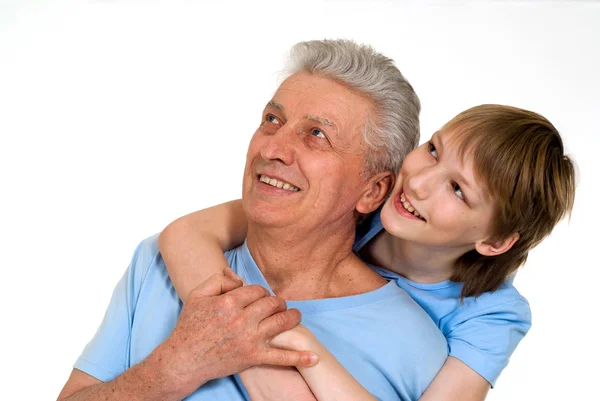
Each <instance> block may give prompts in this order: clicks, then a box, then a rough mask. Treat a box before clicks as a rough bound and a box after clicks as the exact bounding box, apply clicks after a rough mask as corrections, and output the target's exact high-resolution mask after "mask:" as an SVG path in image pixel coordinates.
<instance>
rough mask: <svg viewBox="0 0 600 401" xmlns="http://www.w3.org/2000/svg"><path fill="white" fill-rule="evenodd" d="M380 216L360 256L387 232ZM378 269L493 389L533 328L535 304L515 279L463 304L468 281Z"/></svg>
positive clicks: (362, 239)
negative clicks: (422, 279)
mask: <svg viewBox="0 0 600 401" xmlns="http://www.w3.org/2000/svg"><path fill="white" fill-rule="evenodd" d="M380 212H381V208H379V210H377V212H375V213H373V214H372V215H370V216H369V217H368V218H367V220H365V221H364V222H362V223H361V224H360V225H359V226H358V228H357V231H356V238H355V241H354V246H353V250H354V252H356V253H358V251H359V250H360V249H361V248H362V247H363V246H364V245H365V244H366V243H367V242H369V241H370V240H372V239H373V238H374V237H375V235H377V234H378V233H379V232H381V230H383V226H382V224H381V217H380ZM375 270H376V271H377V272H378V273H379V274H381V275H382V276H383V277H385V278H387V279H388V280H395V281H396V283H397V284H398V286H400V287H401V288H402V289H404V290H405V291H406V292H407V293H408V294H409V295H410V296H411V297H412V298H413V299H414V300H415V301H416V302H417V303H418V304H419V305H421V307H422V308H423V309H424V310H425V311H426V312H427V313H428V314H429V316H431V318H432V319H433V321H434V322H435V324H436V325H437V326H438V327H439V328H440V330H441V331H442V333H443V334H444V336H445V337H446V340H447V341H448V348H449V355H450V356H453V357H455V358H457V359H459V360H461V361H462V362H464V363H465V364H467V365H468V366H469V367H470V368H471V369H473V370H474V371H476V372H477V373H479V374H480V375H481V376H482V377H484V378H485V379H486V380H487V381H488V382H489V383H490V384H491V385H494V383H495V382H496V379H497V378H498V376H500V373H501V372H502V370H503V369H504V368H505V367H506V365H508V360H509V358H510V356H511V355H512V353H513V351H514V350H515V348H516V347H517V345H518V344H519V342H520V341H521V340H522V339H523V337H525V334H527V331H528V330H529V328H530V327H531V310H530V308H529V303H528V302H527V300H526V299H525V298H524V297H523V296H522V295H521V294H519V292H518V291H517V289H516V288H515V287H514V286H513V285H512V278H511V279H509V280H507V281H505V282H504V283H503V284H502V286H501V287H500V288H499V289H498V290H496V291H494V292H486V293H485V294H482V295H480V296H479V297H477V298H474V297H466V298H464V299H463V304H462V305H461V303H460V292H461V290H462V286H463V285H462V283H457V282H453V281H450V280H448V281H443V282H441V283H435V284H421V283H416V282H414V281H411V280H407V279H406V278H404V277H402V276H400V275H399V274H396V273H394V272H390V271H388V270H386V269H382V268H375Z"/></svg>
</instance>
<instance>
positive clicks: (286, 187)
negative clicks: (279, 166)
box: [283, 182, 291, 189]
mask: <svg viewBox="0 0 600 401" xmlns="http://www.w3.org/2000/svg"><path fill="white" fill-rule="evenodd" d="M290 187H291V185H290V184H288V183H287V182H286V183H285V184H283V189H290Z"/></svg>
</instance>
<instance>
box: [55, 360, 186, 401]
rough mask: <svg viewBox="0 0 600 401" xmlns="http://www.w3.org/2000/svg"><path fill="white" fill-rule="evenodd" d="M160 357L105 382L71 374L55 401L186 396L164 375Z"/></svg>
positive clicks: (126, 400)
mask: <svg viewBox="0 0 600 401" xmlns="http://www.w3.org/2000/svg"><path fill="white" fill-rule="evenodd" d="M161 365H162V364H161V357H160V356H157V355H156V354H151V355H150V356H148V358H146V359H145V360H144V361H142V362H140V363H139V364H137V365H135V366H132V367H131V368H130V369H128V370H127V371H125V372H124V373H123V374H121V375H119V376H118V377H116V378H115V379H113V380H111V381H108V382H104V383H102V382H98V380H97V379H95V378H93V377H91V376H89V375H87V374H86V373H84V372H81V371H78V370H76V369H74V370H73V374H72V375H71V377H70V378H69V381H68V382H67V384H66V385H65V387H64V389H63V391H62V392H61V394H60V395H59V397H58V401H100V400H102V401H121V400H122V401H137V400H140V401H142V400H144V401H154V400H156V401H163V400H164V401H176V400H177V401H178V400H181V399H183V398H185V397H186V396H187V393H186V392H185V390H184V389H182V388H178V385H177V383H176V381H175V380H171V379H169V376H170V375H167V374H164V366H161Z"/></svg>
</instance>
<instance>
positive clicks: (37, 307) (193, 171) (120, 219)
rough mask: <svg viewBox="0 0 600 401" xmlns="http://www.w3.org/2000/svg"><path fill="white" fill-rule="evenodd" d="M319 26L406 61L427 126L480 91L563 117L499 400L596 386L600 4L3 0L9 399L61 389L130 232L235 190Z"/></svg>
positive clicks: (1, 171) (478, 99)
mask: <svg viewBox="0 0 600 401" xmlns="http://www.w3.org/2000/svg"><path fill="white" fill-rule="evenodd" d="M198 3H199V2H198ZM322 38H351V39H355V40H357V41H359V42H363V43H369V44H372V45H373V46H374V47H375V48H376V49H378V50H379V51H381V52H383V53H384V54H386V55H388V56H389V57H391V58H393V59H395V60H396V62H397V65H398V66H399V68H400V70H401V71H402V72H403V73H404V74H405V75H406V77H407V78H408V79H409V80H410V82H411V83H412V84H413V86H414V87H415V89H416V91H417V93H418V94H419V96H420V98H421V101H422V104H423V112H422V114H421V116H422V141H424V140H426V139H428V138H429V135H430V134H431V133H432V132H433V131H435V130H436V129H437V128H438V127H440V126H441V125H442V124H443V123H445V122H446V121H447V120H449V119H450V118H451V117H453V116H454V115H455V114H456V113H458V112H459V111H462V110H463V109H466V108H468V107H471V106H474V105H477V104H481V103H503V104H511V105H515V106H519V107H523V108H528V109H532V110H535V111H537V112H539V113H541V114H543V115H545V116H546V117H548V118H549V119H550V120H551V121H552V122H553V123H554V124H555V125H556V127H557V128H558V129H559V130H560V131H561V132H562V134H563V137H564V141H565V143H566V147H567V149H568V151H569V153H570V154H571V155H573V157H574V158H575V159H576V161H577V164H578V167H579V171H580V174H579V183H578V187H577V197H576V203H575V210H574V212H573V215H572V218H571V221H570V223H567V222H564V223H561V224H560V225H559V226H558V227H557V228H556V230H555V231H554V233H553V235H552V236H551V237H550V238H549V239H547V240H546V241H545V242H544V243H543V244H542V245H540V246H539V247H538V248H537V249H535V250H534V251H533V252H531V254H530V259H529V261H528V263H527V265H526V267H525V269H524V270H522V271H521V272H520V273H519V275H518V277H517V280H516V284H517V287H518V288H519V289H520V291H521V292H522V293H523V294H524V295H525V296H526V297H527V298H528V299H529V301H530V303H531V307H532V309H533V314H534V321H533V327H532V329H531V331H530V333H529V335H528V336H527V337H526V338H525V339H524V340H523V342H522V343H521V345H520V346H519V348H518V349H517V351H516V352H515V354H514V356H513V358H512V360H511V364H510V365H509V366H508V368H507V369H506V370H505V371H504V373H503V374H502V376H501V378H500V379H499V381H498V383H497V386H496V388H495V389H494V390H493V391H492V392H491V393H490V396H489V397H488V399H489V400H492V401H493V400H532V399H569V400H573V399H578V398H581V399H585V400H589V399H598V398H595V397H597V391H596V390H595V387H596V386H595V383H596V382H597V380H598V374H599V373H600V369H599V368H598V359H599V358H600V352H599V348H598V338H599V335H598V332H597V327H598V324H597V322H598V306H599V302H598V298H597V294H598V290H597V286H598V280H599V279H600V276H599V274H598V268H599V267H600V263H598V261H597V257H596V255H595V252H596V250H597V248H598V247H597V243H598V240H597V238H598V230H597V227H598V225H599V223H600V219H599V218H598V206H597V204H598V200H599V199H598V198H599V195H600V192H599V191H598V185H599V184H600V179H599V178H598V176H597V175H598V173H599V172H600V168H599V167H598V163H599V162H600V160H599V157H598V154H597V152H598V151H599V150H600V140H599V139H598V137H599V132H598V115H599V114H600V101H599V92H600V83H599V78H598V72H599V71H600V58H599V57H600V4H598V3H595V2H590V1H587V2H575V1H569V2H542V1H536V2H514V1H511V2H499V1H491V2H482V1H479V2H464V3H459V4H457V3H455V2H448V1H445V2H440V1H438V2H436V3H435V4H433V3H430V4H426V5H424V4H423V3H422V2H417V1H414V2H392V1H371V2H366V1H341V0H340V1H326V2H324V1H321V2H313V1H302V2H290V3H288V2H258V1H253V2H247V3H239V4H235V3H229V2H224V1H222V2H220V5H218V6H216V5H214V6H206V5H202V4H196V2H192V1H188V2H164V3H157V2H150V3H149V2H142V1H140V2H129V1H97V2H62V3H53V2H50V1H40V2H31V1H27V2H25V1H8V2H7V1H5V0H3V1H0V135H1V137H0V184H1V186H0V202H1V203H0V244H1V245H0V247H1V248H0V249H1V250H2V262H3V263H2V264H3V266H2V271H3V273H2V280H1V281H0V283H1V290H0V298H1V299H0V305H1V308H2V310H1V311H2V322H3V323H2V327H3V329H2V332H1V334H0V336H1V344H2V350H3V351H2V360H3V364H4V366H5V370H4V371H5V372H6V371H7V370H8V376H7V375H6V373H5V374H4V375H3V376H4V378H3V380H2V382H3V389H2V393H3V396H2V397H1V398H3V399H31V400H42V399H54V398H55V397H56V396H57V394H58V392H59V391H60V388H61V387H62V385H63V384H64V382H65V380H66V379H67V377H68V374H69V372H70V371H71V366H72V364H73V362H74V361H75V359H76V358H77V356H78V355H79V354H80V352H81V351H82V349H83V347H84V345H85V344H86V342H87V341H88V340H89V339H90V338H91V337H92V335H93V334H94V332H95V330H96V328H97V326H98V324H99V322H100V320H101V318H102V316H103V313H104V310H105V307H106V305H107V303H108V301H109V298H110V295H111V293H112V289H113V287H114V285H115V284H116V282H117V281H118V279H119V278H120V277H121V275H122V273H123V271H124V269H125V268H126V267H127V264H128V263H129V259H130V257H131V255H132V252H133V250H134V248H135V246H136V245H137V243H138V242H139V241H140V240H141V239H143V238H145V237H148V236H150V235H152V234H153V233H156V232H158V231H159V230H161V229H162V228H163V227H164V226H165V225H166V224H167V223H169V222H170V221H171V220H173V219H174V218H176V217H178V216H180V215H183V214H185V213H188V212H191V211H193V210H196V209H199V208H202V207H206V206H209V205H213V204H215V203H220V202H222V201H226V200H229V199H233V198H237V197H239V196H240V192H241V191H240V187H241V174H242V171H243V165H244V158H245V150H246V147H247V144H248V140H249V138H250V136H251V135H252V133H253V132H254V130H255V128H256V126H257V124H258V123H259V120H260V114H261V111H262V108H263V106H264V105H265V103H266V102H267V101H268V100H269V99H270V96H271V95H272V93H273V92H274V90H275V88H276V87H277V84H278V75H277V72H278V71H280V69H281V68H282V65H283V61H284V55H285V53H286V51H287V50H288V49H289V47H290V46H291V45H293V44H294V43H296V42H298V41H301V40H308V39H322ZM388 341H390V342H393V339H388Z"/></svg>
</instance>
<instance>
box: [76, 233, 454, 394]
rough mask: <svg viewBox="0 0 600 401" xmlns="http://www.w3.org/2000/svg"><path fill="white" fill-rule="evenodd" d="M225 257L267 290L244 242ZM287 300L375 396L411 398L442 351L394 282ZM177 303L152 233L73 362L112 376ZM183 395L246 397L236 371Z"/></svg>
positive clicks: (160, 335) (441, 342)
mask: <svg viewBox="0 0 600 401" xmlns="http://www.w3.org/2000/svg"><path fill="white" fill-rule="evenodd" d="M226 256H227V259H228V261H229V264H230V266H231V267H232V269H233V270H234V271H235V272H236V273H237V274H238V275H240V276H241V277H242V278H243V279H244V280H245V281H246V282H247V283H249V284H260V285H262V286H264V287H265V288H267V289H269V291H271V290H270V288H269V286H268V284H267V282H266V281H265V279H264V277H263V275H262V273H261V272H260V270H259V269H258V267H257V266H256V263H255V262H254V260H253V259H252V257H251V255H250V252H249V251H248V248H247V247H246V245H245V244H244V245H242V246H240V247H238V248H236V249H234V250H232V251H229V252H226ZM288 306H289V307H294V308H298V309H299V310H300V311H301V312H302V317H303V319H302V323H303V324H304V325H305V326H306V327H308V328H309V329H310V330H311V331H312V332H313V333H314V334H315V335H316V336H317V338H319V340H320V341H321V342H322V343H323V344H324V345H325V346H326V347H327V348H328V349H329V350H330V351H331V352H332V353H333V354H334V355H335V356H336V358H338V360H339V361H340V362H341V363H342V364H343V365H344V366H345V368H346V369H348V371H350V373H351V374H352V375H353V376H354V377H355V378H356V379H357V380H358V381H359V382H361V383H362V385H363V386H365V387H366V388H367V389H368V390H369V391H370V392H371V393H372V394H373V395H374V396H375V397H377V398H379V399H381V400H417V399H418V398H419V396H420V395H421V394H422V393H423V391H424V390H425V389H426V388H427V386H428V385H429V383H430V382H431V380H433V378H434V377H435V376H436V374H437V372H438V371H439V370H440V368H441V367H442V366H443V364H444V362H445V360H446V358H447V356H448V345H447V343H446V340H445V339H444V337H443V336H442V334H441V333H440V331H439V330H438V328H437V327H436V325H435V324H434V323H433V322H432V321H431V319H430V318H429V316H428V315H427V314H426V313H425V312H424V311H423V309H421V308H420V307H419V306H418V305H417V304H416V303H415V301H413V300H412V298H411V297H409V296H408V295H407V293H406V292H405V291H404V290H402V289H401V288H399V287H398V286H397V285H396V284H395V283H394V282H390V283H388V284H386V285H384V286H383V287H381V288H379V289H377V290H375V291H371V292H368V293H364V294H360V295H355V296H350V297H341V298H331V299H323V300H311V301H290V302H288ZM181 307H182V304H181V301H180V299H179V298H178V296H177V294H176V292H175V289H174V288H173V285H172V284H171V281H170V279H169V276H168V274H167V270H166V268H165V265H164V262H163V260H162V258H161V255H160V253H159V250H158V244H157V236H154V237H151V238H149V239H147V240H145V241H143V242H142V243H141V244H140V245H139V246H138V248H137V249H136V251H135V254H134V256H133V259H132V261H131V264H130V266H129V268H128V269H127V271H126V272H125V275H124V276H123V278H122V279H121V281H120V282H119V283H118V285H117V287H116V289H115V291H114V293H113V296H112V299H111V302H110V305H109V307H108V310H107V312H106V316H105V318H104V320H103V322H102V324H101V325H100V328H99V329H98V331H97V333H96V335H95V336H94V338H93V339H92V340H91V341H90V343H89V344H88V345H87V346H86V347H85V349H84V351H83V354H82V355H81V356H80V358H79V359H78V360H77V362H76V363H75V366H74V367H75V368H76V369H80V370H82V371H84V372H86V373H88V374H90V375H92V376H94V377H96V378H97V379H99V380H101V381H108V380H111V379H113V378H115V377H116V376H118V375H119V374H121V373H123V372H124V371H125V370H126V369H127V368H129V367H130V366H132V365H134V364H136V363H138V362H140V361H142V360H143V359H144V358H146V356H148V355H149V354H150V352H151V351H152V350H153V349H154V348H155V347H156V346H157V345H159V344H160V343H161V342H162V341H164V340H165V339H166V338H167V336H168V335H169V334H170V333H171V331H172V330H173V328H174V327H175V323H176V322H177V319H178V316H179V313H180V311H181ZM392 345H393V346H392ZM188 399H189V400H245V399H248V397H247V394H246V393H245V389H244V388H243V386H242V385H241V382H240V381H239V379H238V378H237V376H235V377H234V376H230V377H226V378H222V379H218V380H214V381H211V382H209V383H207V384H206V385H204V386H202V387H201V388H200V389H198V390H197V391H196V392H194V393H193V394H192V395H191V396H190V397H189V398H188Z"/></svg>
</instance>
